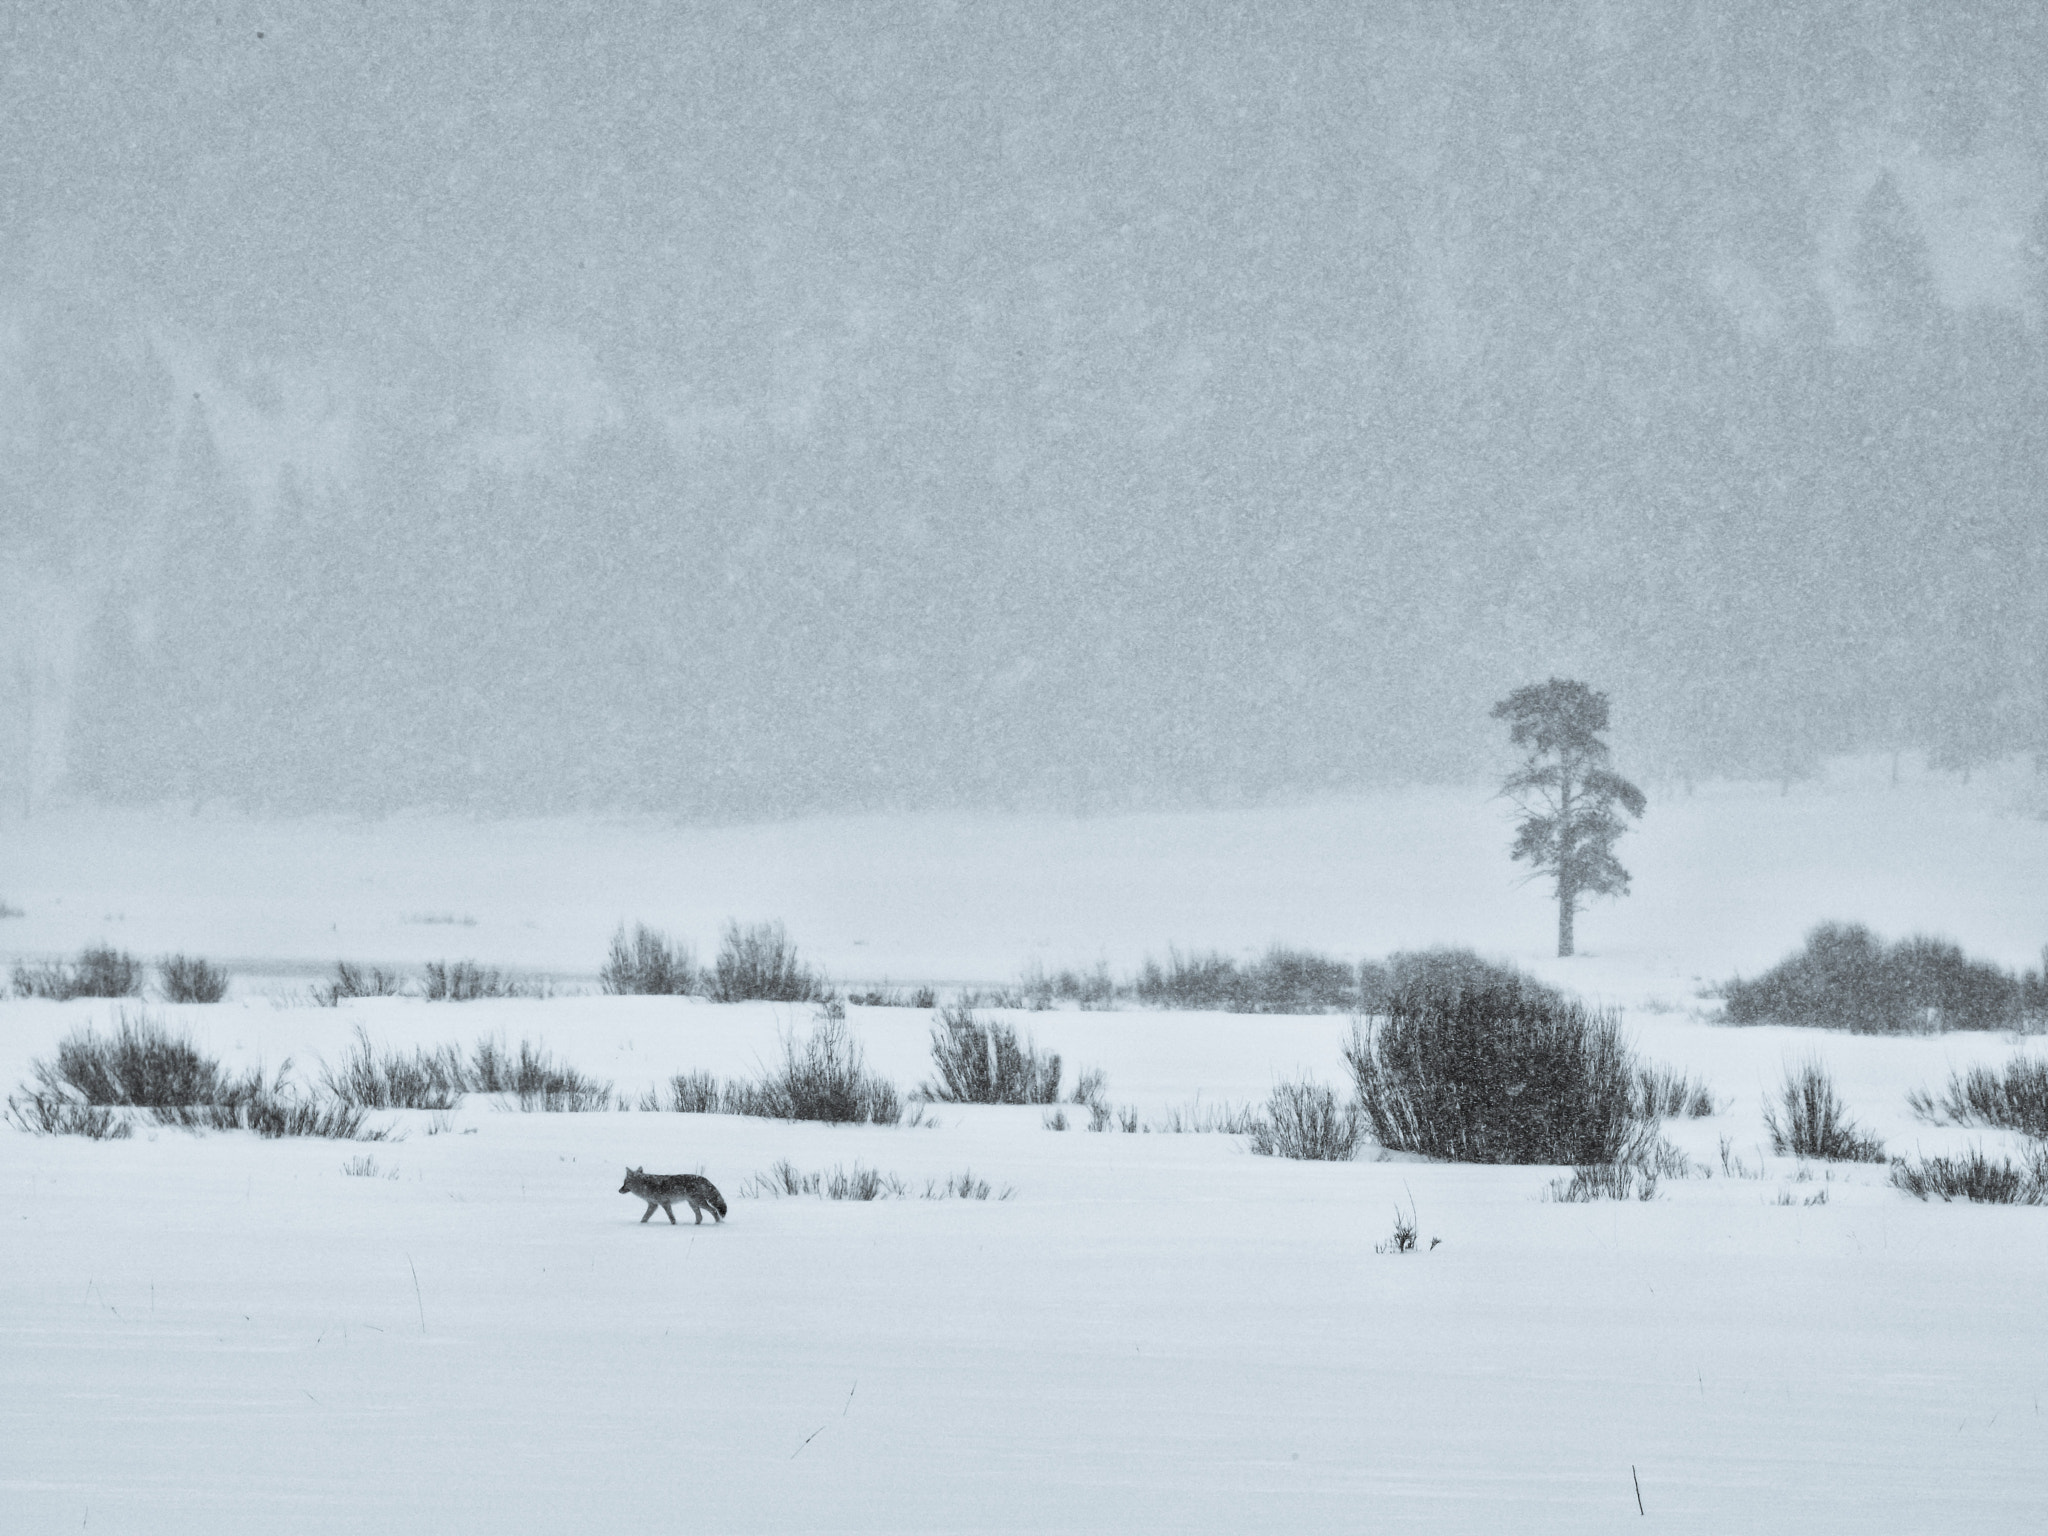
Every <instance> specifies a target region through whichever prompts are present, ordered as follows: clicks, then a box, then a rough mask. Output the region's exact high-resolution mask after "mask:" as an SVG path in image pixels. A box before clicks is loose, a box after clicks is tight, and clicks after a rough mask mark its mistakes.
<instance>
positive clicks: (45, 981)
mask: <svg viewBox="0 0 2048 1536" xmlns="http://www.w3.org/2000/svg"><path fill="white" fill-rule="evenodd" d="M13 980H14V994H15V996H17V997H40V998H44V999H47V1000H48V1001H50V1002H53V1003H68V1002H70V1001H71V999H72V998H74V997H140V996H141V995H142V962H141V961H140V960H137V959H136V958H135V957H134V956H133V955H131V954H128V953H126V952H125V951H123V950H117V949H113V948H110V947H109V946H107V945H105V944H88V945H87V946H86V947H85V948H84V949H83V950H81V951H80V952H79V955H78V960H77V962H76V963H75V964H72V965H66V964H65V963H64V962H63V961H61V960H49V961H45V962H43V963H42V964H40V965H16V966H15V968H14V977H13Z"/></svg>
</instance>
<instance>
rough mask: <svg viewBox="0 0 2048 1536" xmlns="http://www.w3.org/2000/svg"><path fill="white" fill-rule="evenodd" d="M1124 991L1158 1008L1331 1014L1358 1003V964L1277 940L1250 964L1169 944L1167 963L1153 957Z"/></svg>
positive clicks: (1224, 1011)
mask: <svg viewBox="0 0 2048 1536" xmlns="http://www.w3.org/2000/svg"><path fill="white" fill-rule="evenodd" d="M1123 990H1124V992H1125V993H1126V994H1127V995H1128V996H1130V997H1133V998H1135V999H1136V1000H1137V1001H1139V1002H1141V1003H1147V1004H1150V1005H1151V1006H1153V1007H1155V1008H1186V1009H1202V1010H1207V1011H1213V1012H1220V1013H1288V1014H1302V1013H1326V1012H1328V1011H1330V1010H1331V1009H1350V1008H1356V1007H1357V1006H1358V1000H1359V968H1358V967H1357V966H1355V965H1352V964H1350V963H1348V962H1346V961H1343V960H1333V959H1331V958H1329V957H1328V956H1327V955H1318V954H1314V953H1312V952H1310V951H1308V950H1300V949H1288V948H1285V947H1284V946H1281V945H1277V944H1276V945H1274V946H1273V948H1271V949H1269V950H1268V951H1267V952H1266V953H1265V954H1264V955H1262V956H1261V957H1260V958H1258V959H1257V960H1253V961H1250V962H1249V963H1247V964H1245V965H1239V964H1238V963H1237V962H1236V961H1235V960H1233V959H1231V958H1230V957H1229V956H1228V955H1224V954H1218V953H1214V952H1211V953H1209V954H1200V953H1190V954H1185V955H1184V954H1182V953H1181V952H1180V951H1179V950H1177V949H1168V950H1167V952H1166V963H1165V965H1163V966H1162V965H1161V964H1160V963H1159V962H1158V961H1156V960H1152V959H1149V958H1148V959H1147V960H1146V961H1145V964H1144V966H1143V968H1142V969H1141V970H1140V971H1139V972H1138V974H1137V975H1136V976H1135V977H1133V978H1132V980H1131V982H1130V985H1129V986H1128V987H1126V988H1124V989H1123Z"/></svg>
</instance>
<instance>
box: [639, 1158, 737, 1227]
mask: <svg viewBox="0 0 2048 1536" xmlns="http://www.w3.org/2000/svg"><path fill="white" fill-rule="evenodd" d="M619 1193H620V1194H622V1195H638V1196H639V1197H640V1198H641V1199H642V1200H645V1201H646V1202H647V1215H646V1216H642V1217H641V1218H640V1222H641V1225H643V1226H644V1225H646V1223H647V1220H648V1218H649V1217H651V1216H653V1214H654V1208H655V1207H656V1206H657V1205H658V1206H660V1207H661V1208H662V1209H663V1210H664V1211H668V1220H669V1225H670V1226H674V1225H675V1221H676V1213H675V1212H674V1211H672V1210H669V1202H670V1201H671V1200H687V1201H689V1202H690V1209H691V1211H692V1212H694V1213H695V1214H696V1217H697V1225H698V1226H700V1227H701V1226H703V1225H704V1213H705V1212H706V1211H709V1212H710V1213H711V1215H712V1218H713V1219H714V1220H717V1221H723V1220H725V1196H723V1195H721V1194H720V1193H719V1192H718V1186H717V1185H716V1184H713V1183H712V1182H711V1181H710V1180H709V1179H707V1178H705V1177H703V1176H702V1175H701V1174H695V1173H649V1172H648V1171H647V1170H646V1169H645V1168H628V1169H627V1170H626V1182H625V1183H623V1184H621V1185H620V1186H619Z"/></svg>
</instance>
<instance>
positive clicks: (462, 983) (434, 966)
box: [420, 960, 542, 1003]
mask: <svg viewBox="0 0 2048 1536" xmlns="http://www.w3.org/2000/svg"><path fill="white" fill-rule="evenodd" d="M540 991H542V989H541V988H539V987H537V986H535V985H534V984H533V983H530V982H523V981H521V980H519V979H518V978H517V977H515V976H511V975H508V974H506V973H505V972H504V971H501V970H499V969H498V968H497V967H496V966H482V965H478V964H477V963H476V962H475V961H474V960H453V961H450V960H429V961H428V962H427V963H426V966H425V968H424V970H423V972H422V974H421V977H420V996H422V997H423V998H425V999H426V1000H427V1001H428V1002H430V1003H473V1002H476V1001H477V1000H479V999H480V998H486V997H530V996H533V995H535V994H536V993H538V992H540Z"/></svg>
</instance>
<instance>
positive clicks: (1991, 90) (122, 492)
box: [0, 3, 2048, 815]
mask: <svg viewBox="0 0 2048 1536" xmlns="http://www.w3.org/2000/svg"><path fill="white" fill-rule="evenodd" d="M365 14H367V13H365ZM245 21H246V26H244V25H243V23H244V22H245ZM238 29H239V30H238ZM259 32H261V33H262V34H263V36H262V37H261V38H260V39H259V38H258V36H257V34H258V33H259ZM0 45H4V46H0V55H4V56H5V57H6V58H7V59H9V60H10V61H11V66H10V72H9V75H8V90H7V91H5V92H0V126H4V128H5V132H4V133H0V177H4V180H5V191H6V197H7V203H6V206H7V207H8V208H9V209H10V210H11V212H10V216H9V218H8V219H7V220H6V221H5V222H4V224H0V557H4V558H5V560H6V561H7V562H8V570H9V572H11V573H13V575H14V576H15V577H18V578H19V579H18V580H16V581H15V582H14V583H13V589H14V590H15V591H16V592H17V593H34V594H38V596H37V599H36V601H35V602H34V603H33V604H30V603H27V602H26V601H24V603H22V604H18V605H17V608H18V613H17V616H16V617H15V618H14V620H13V627H12V629H11V631H10V633H9V636H8V641H9V643H10V644H11V646H12V654H13V655H14V656H16V658H17V661H16V663H15V664H14V665H12V666H10V667H9V668H7V669H6V670H5V671H4V673H0V733H5V734H6V735H7V741H8V743H11V745H8V744H4V743H0V748H4V749H0V779H5V778H6V777H8V776H13V777H15V778H22V777H26V778H27V779H29V780H31V781H36V780H40V782H41V784H42V786H43V787H44V788H47V789H49V790H52V791H56V790H60V789H68V790H69V791H72V792H77V793H82V794H85V795H89V796H96V797H104V798H111V799H152V798H158V797H181V798H190V799H202V798H214V797H221V798H225V799H228V800H232V801H239V802H242V803H245V804H248V805H251V806H253V807H257V808H268V809H281V810H291V809H306V808H316V807H324V806H353V807H361V808H371V809H376V808H390V807H395V806H400V805H460V806H468V807H475V808H479V809H499V810H547V809H561V808H569V807H575V806H618V807H651V808H660V809H670V810H675V811H679V812H682V813H685V814H698V815H734V814H758V813H775V812H788V811H800V810H810V809H821V808H859V807H869V806H875V807H882V806H898V805H929V804H937V803H948V802H952V803H975V804H1027V805H1048V806H1056V807H1063V808H1089V807H1100V806H1110V805H1116V804H1124V803H1130V802H1134V801H1164V800H1203V799H1215V800H1233V799H1240V798H1246V797H1258V796H1264V795H1272V794H1286V793H1296V792H1303V791H1312V790H1316V789H1320V788H1325V787H1330V786H1346V785H1354V784H1363V783H1370V782H1374V781H1379V780H1386V779H1393V778H1413V777H1430V776H1459V777H1468V776H1473V775H1475V774H1476V773H1478V772H1483V771H1484V770H1485V767H1486V765H1487V764H1488V763H1489V762H1490V761H1491V760H1492V757H1493V756H1495V755H1497V753H1498V747H1497V744H1496V742H1495V741H1494V739H1493V732H1492V731H1491V730H1490V729H1489V727H1488V722H1487V718H1486V708H1487V705H1488V704H1489V703H1490V702H1491V701H1492V700H1493V699H1495V698H1497V697H1499V696H1500V694H1501V692H1502V691H1503V690H1504V689H1505V688H1507V687H1511V686H1513V685H1514V684H1516V683H1518V682H1520V681H1522V680H1525V679H1526V678H1528V677H1530V676H1540V675H1543V673H1544V672H1545V670H1546V669H1548V670H1552V671H1556V672H1559V673H1568V674H1571V675H1579V676H1589V677H1595V678H1597V679H1598V680H1599V682H1600V685H1601V687H1602V688H1604V689H1605V690H1606V691H1607V692H1608V693H1609V694H1610V695H1611V696H1612V697H1613V699H1614V703H1615V711H1616V717H1617V719H1619V720H1621V721H1623V722H1624V723H1625V724H1624V728H1623V729H1622V730H1621V731H1620V732H1619V735H1618V739H1617V742H1616V746H1617V750H1619V751H1621V752H1623V753H1624V754H1625V755H1626V757H1627V760H1628V761H1629V762H1630V763H1632V764H1635V765H1638V766H1639V767H1640V769H1641V770H1642V771H1643V772H1645V773H1647V774H1649V775H1651V776H1652V777H1653V778H1657V779H1662V780H1667V781H1668V780H1670V779H1672V778H1676V777H1679V776H1689V775H1705V774H1710V773H1742V774H1752V773H1759V774H1770V775H1773V776H1782V775H1789V774H1794V773H1797V772H1800V771H1802V770H1803V769H1804V768H1806V767H1807V766H1809V765H1810V764H1812V763H1813V762H1814V761H1816V760H1817V758H1818V757H1819V756H1820V755H1822V754H1825V753H1829V752H1834V751H1840V750H1851V749H1867V748H1873V747H1879V748H1881V747H1903V748H1909V749H1910V748H1915V747H1918V748H1925V749H1928V750H1929V751H1930V752H1932V753H1933V754H1934V756H1935V759H1936V761H1937V762H1939V763H1946V764H1949V765H1952V766H1958V767H1964V766H1967V765H1969V764H1971V763H1974V762H1978V761H1982V760H1984V759H1986V758H1988V757H1991V756H1994V755H1998V754H2002V753H2006V752H2010V751H2014V750H2037V749H2040V748H2042V747H2043V746H2048V704H2044V697H2048V693H2044V676H2048V605H2044V604H2043V603H2041V602H2040V601H2039V594H2040V592H2041V591H2042V590H2043V577H2044V575H2048V517H2044V516H2043V515H2042V508H2041V502H2040V493H2041V483H2042V482H2041V473H2042V470H2041V466H2042V464H2043V463H2044V450H2048V440H2044V439H2048V349H2044V332H2043V316H2044V312H2048V205H2044V204H2043V201H2042V197H2043V185H2044V170H2048V106H2044V103H2043V100H2042V98H2041V95H2040V92H2039V90H2038V82H2039V81H2040V80H2041V79H2043V78H2048V23H2044V19H2043V15H2042V13H2040V12H2039V11H2038V10H2036V9H2035V8H2032V7H2028V6H2022V5H2013V6H2009V7H2001V6H1973V7H1955V8H1934V7H1921V6H1888V5H1883V4H1876V5H1867V4H1855V5H1846V4H1845V5H1824V4H1816V5H1802V6H1796V7H1784V6H1779V5H1775V4H1765V3H1756V4H1733V3H1731V4H1719V5H1715V4H1706V5H1695V6H1684V7H1678V6H1671V7H1665V6H1572V7H1561V6H1559V7H1553V6H1521V5H1499V6H1472V7H1450V6H1436V5H1422V4H1416V5H1391V6H1374V7H1359V6H1351V5H1331V6H1328V7H1324V8H1320V9H1316V10H1307V9H1302V8H1295V7H1289V8H1284V13H1275V14H1270V15H1269V14H1263V13H1256V12H1255V13H1253V15H1252V16H1250V17H1247V16H1246V15H1245V14H1244V13H1242V12H1241V11H1229V10H1218V11H1215V12H1213V13H1208V14H1199V13H1190V14H1186V15H1183V14H1182V13H1181V12H1174V13H1173V16H1172V17H1171V18H1169V17H1168V16H1167V14H1166V13H1165V12H1164V11H1163V10H1161V11H1158V12H1154V11H1152V10H1151V9H1149V8H1145V7H1137V8H1130V10H1129V12H1128V13H1126V14H1116V13H1112V14H1109V15H1101V14H1090V13H1087V12H1084V11H1083V10H1082V9H1080V8H1074V9H1072V10H1066V9H1062V8H1058V7H1036V6H1033V7H995V8H977V7H962V8H960V9H959V10H957V11H954V12H951V13H943V12H940V11H936V10H927V9H925V8H922V7H902V8H895V7H886V6H873V7H860V8H855V9H850V10H846V11H833V10H831V9H829V8H828V9H825V10H818V9H817V8H805V9H803V10H801V11H799V12H793V13H790V14H789V15H787V16H778V15H777V14H775V13H774V12H772V11H771V12H743V11H740V10H737V9H732V10H728V9H726V8H714V9H712V10H711V11H708V12H704V13H702V14H695V15H686V14H684V13H682V12H681V11H679V10H677V9H676V8H673V7H656V8H650V9H648V10H645V11H643V12H639V13H636V14H635V15H634V16H626V15H623V14H618V13H614V12H613V11H610V10H606V11H602V12H592V13H590V14H589V15H584V14H582V13H577V12H573V11H572V10H571V9H569V8H553V7H550V8H541V9H539V10H534V11H527V10H524V9H522V8H517V7H514V8H509V9H504V10H499V11H497V12H495V13H492V14H485V13H482V12H472V11H471V10H470V9H468V8H453V9H443V8H435V7H431V6H430V7H423V8H410V9H408V11H407V13H406V15H405V17H404V25H402V26H401V25H398V24H397V21H396V19H395V18H393V17H384V18H382V19H381V20H377V19H372V20H369V21H365V20H363V19H361V17H358V16H357V15H356V13H354V12H349V13H347V14H344V13H342V12H339V11H337V12H333V13H329V14H327V15H325V16H320V17H311V16H309V17H306V18H294V19H291V20H289V21H280V20H278V19H277V18H275V17H272V18H271V19H270V20H268V21H265V20H263V19H262V18H260V17H258V16H256V14H255V13H254V12H250V13H248V14H247V16H246V17H245V16H244V15H243V13H242V12H240V11H238V10H237V9H236V8H235V7H233V6H229V7H226V8H225V9H224V10H223V11H222V12H221V14H220V16H218V17H217V16H216V15H215V14H214V13H213V12H208V13H207V14H206V15H205V16H203V17H202V16H197V15H193V16H190V17H186V16H183V15H182V14H180V13H178V12H176V11H175V10H173V11H171V12H156V13H146V14H129V13H126V12H124V13H122V14H120V15H119V16H115V15H113V14H112V13H109V15H108V17H106V18H104V19H103V20H102V21H101V22H99V23H96V24H95V23H91V22H89V21H84V20H81V19H79V18H76V17H73V16H71V15H69V14H68V13H66V12H63V11H52V10H48V9H47V8H43V9H38V8H28V7H18V8H15V9H14V10H13V11H11V12H9V13H8V14H7V15H6V16H5V17H4V18H0ZM31 787H33V782H32V784H31Z"/></svg>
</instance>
